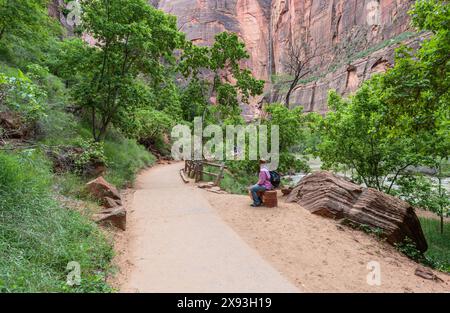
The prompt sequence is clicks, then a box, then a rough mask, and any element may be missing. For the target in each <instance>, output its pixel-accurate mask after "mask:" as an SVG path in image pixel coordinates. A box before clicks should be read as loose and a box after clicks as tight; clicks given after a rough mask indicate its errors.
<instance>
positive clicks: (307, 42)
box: [149, 0, 414, 112]
mask: <svg viewBox="0 0 450 313" xmlns="http://www.w3.org/2000/svg"><path fill="white" fill-rule="evenodd" d="M413 2H414V1H413V0H159V1H158V0H150V1H149V3H150V4H152V5H154V6H155V7H157V8H159V9H161V10H163V11H165V12H167V13H171V14H174V15H175V16H177V17H178V24H179V27H180V29H181V30H182V31H184V32H185V33H186V34H187V37H188V38H189V39H191V40H192V41H193V42H195V43H197V44H199V45H208V44H211V43H212V42H213V40H214V36H215V34H217V33H218V32H222V31H225V30H226V31H232V32H236V33H238V34H239V35H240V37H241V39H242V40H243V41H244V42H245V44H246V46H247V49H248V51H249V54H250V59H249V60H248V63H247V65H248V66H249V67H250V68H251V69H252V72H253V74H254V75H256V76H257V77H258V78H261V79H266V80H270V78H271V77H273V76H275V77H276V76H281V77H282V76H286V68H285V64H286V62H287V60H288V52H289V46H290V45H291V44H292V45H294V46H299V47H307V48H308V53H309V54H310V55H311V54H313V55H314V57H313V58H312V60H311V62H310V63H309V66H308V70H310V71H311V73H310V74H309V76H307V77H306V79H307V80H308V81H310V83H308V84H303V85H299V86H298V87H297V89H296V90H295V91H294V93H293V95H292V98H291V99H292V101H291V103H293V104H294V105H302V106H303V107H304V108H305V111H316V112H325V111H327V107H326V100H327V94H328V90H329V89H332V88H333V89H336V90H338V91H339V92H340V93H342V94H348V93H351V92H353V91H355V90H356V89H357V87H358V86H360V84H361V83H362V82H363V81H364V80H366V79H367V78H369V77H370V76H371V74H373V73H376V72H380V71H384V70H385V69H386V68H387V67H388V66H390V65H391V64H392V62H393V49H389V48H386V49H382V48H383V47H386V46H387V47H389V46H390V45H391V44H392V43H395V42H396V41H399V40H400V39H402V38H401V37H399V35H400V36H403V37H407V36H405V35H402V34H404V33H405V32H408V31H410V26H409V17H408V14H407V11H408V9H409V7H410V6H411V4H412V3H413ZM285 89H286V86H281V87H280V86H273V88H272V87H271V86H270V83H268V84H267V86H266V91H267V92H266V98H265V100H266V101H277V100H278V101H281V100H282V99H283V98H284V96H285V93H286V90H285Z"/></svg>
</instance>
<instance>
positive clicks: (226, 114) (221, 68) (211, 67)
mask: <svg viewBox="0 0 450 313" xmlns="http://www.w3.org/2000/svg"><path fill="white" fill-rule="evenodd" d="M248 58H249V55H248V53H247V51H246V49H245V44H244V43H243V42H242V41H240V40H239V38H238V36H237V35H236V34H234V33H229V32H223V33H220V34H217V35H216V37H215V42H214V44H213V46H212V47H196V46H195V45H193V44H192V43H187V44H186V46H185V49H184V53H183V55H182V57H181V59H180V64H179V66H180V71H181V73H183V75H184V76H185V77H186V78H188V79H190V80H191V82H193V85H191V84H190V85H191V88H192V87H195V88H196V90H195V93H196V95H200V94H201V95H203V97H204V101H201V103H204V102H210V100H211V99H213V98H215V99H216V100H215V101H216V104H217V108H216V110H213V112H215V113H217V114H216V115H217V117H218V119H219V120H221V121H223V120H225V119H227V118H231V119H233V120H235V119H236V117H238V116H240V113H241V110H240V107H239V104H240V103H248V101H249V98H250V97H251V96H256V95H260V94H262V92H263V88H264V81H262V80H258V79H255V78H254V77H253V75H252V73H251V71H250V70H249V69H247V68H243V67H242V66H241V63H242V61H244V60H245V59H248ZM199 80H202V81H207V82H209V88H208V89H209V90H208V92H205V90H204V85H203V83H199V82H198V81H199ZM191 91H192V89H191ZM205 109H207V107H205Z"/></svg>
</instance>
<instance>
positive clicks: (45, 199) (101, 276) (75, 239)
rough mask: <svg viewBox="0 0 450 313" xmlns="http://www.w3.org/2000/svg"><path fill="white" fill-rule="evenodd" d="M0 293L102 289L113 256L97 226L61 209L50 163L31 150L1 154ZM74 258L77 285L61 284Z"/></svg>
mask: <svg viewBox="0 0 450 313" xmlns="http://www.w3.org/2000/svg"><path fill="white" fill-rule="evenodd" d="M0 168H1V171H0V292H60V291H66V292H105V291H111V288H110V287H109V286H108V285H107V284H106V282H105V276H106V273H107V271H108V269H109V263H110V260H111V258H112V255H113V251H112V247H111V244H110V242H109V241H108V240H107V238H106V237H105V235H104V234H103V233H102V232H101V231H100V229H99V228H98V227H97V226H96V225H95V224H94V223H93V222H91V221H89V219H88V218H87V217H85V216H83V215H81V214H80V213H79V212H76V211H74V210H71V209H67V208H64V207H62V206H61V205H60V204H59V203H58V202H57V201H56V200H55V199H54V198H53V195H52V192H51V188H52V177H51V175H50V171H49V166H48V164H47V162H46V161H45V159H44V158H43V157H42V155H41V154H40V153H38V152H36V151H34V152H32V151H26V152H23V153H20V154H18V153H16V154H15V155H12V154H6V153H3V152H1V153H0ZM71 261H76V262H78V263H79V264H80V268H81V280H82V281H81V286H78V287H70V286H68V285H67V284H66V277H67V272H66V266H67V264H68V263H69V262H71Z"/></svg>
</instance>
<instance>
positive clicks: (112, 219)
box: [94, 207, 127, 230]
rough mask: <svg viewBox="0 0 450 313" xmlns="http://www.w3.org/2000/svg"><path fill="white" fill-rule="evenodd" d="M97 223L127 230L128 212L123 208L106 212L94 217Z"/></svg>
mask: <svg viewBox="0 0 450 313" xmlns="http://www.w3.org/2000/svg"><path fill="white" fill-rule="evenodd" d="M94 219H95V222H96V223H98V224H101V225H108V224H111V225H113V226H115V227H117V228H120V229H122V230H126V223H127V212H126V211H125V209H124V208H123V207H118V208H115V209H111V210H104V211H102V213H101V214H98V215H96V216H95V217H94Z"/></svg>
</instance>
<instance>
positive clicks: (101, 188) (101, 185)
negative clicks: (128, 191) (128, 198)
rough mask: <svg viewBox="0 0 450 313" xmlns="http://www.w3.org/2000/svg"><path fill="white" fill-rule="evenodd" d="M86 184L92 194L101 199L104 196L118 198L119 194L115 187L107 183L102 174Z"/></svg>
mask: <svg viewBox="0 0 450 313" xmlns="http://www.w3.org/2000/svg"><path fill="white" fill-rule="evenodd" d="M86 186H87V189H88V190H89V192H90V193H91V194H92V195H93V196H95V197H96V198H98V199H100V200H102V201H103V200H104V198H105V197H109V198H112V199H114V200H120V194H119V191H118V190H117V188H116V187H114V186H113V185H111V184H110V183H108V182H107V181H106V180H105V179H104V178H103V177H102V176H100V177H98V178H96V179H94V180H92V181H90V182H88V183H87V184H86Z"/></svg>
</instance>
